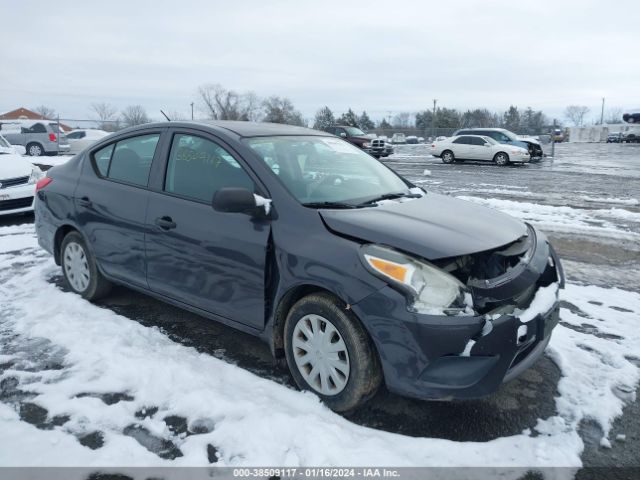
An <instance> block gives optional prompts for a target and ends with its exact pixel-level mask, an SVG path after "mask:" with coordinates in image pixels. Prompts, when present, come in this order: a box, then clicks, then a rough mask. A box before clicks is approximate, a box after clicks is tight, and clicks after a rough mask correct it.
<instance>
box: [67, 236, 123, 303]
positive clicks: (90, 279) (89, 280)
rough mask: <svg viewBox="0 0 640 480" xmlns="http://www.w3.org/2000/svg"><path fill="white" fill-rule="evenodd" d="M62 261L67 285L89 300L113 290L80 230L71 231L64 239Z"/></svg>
mask: <svg viewBox="0 0 640 480" xmlns="http://www.w3.org/2000/svg"><path fill="white" fill-rule="evenodd" d="M60 252H61V253H60V263H61V265H62V273H63V275H64V279H65V280H66V282H67V285H68V286H69V287H70V288H71V290H73V291H74V292H76V293H77V294H79V295H82V296H83V297H84V298H86V299H87V300H97V299H98V298H100V297H103V296H105V295H106V294H107V293H109V290H111V282H109V281H108V280H107V279H106V278H104V276H103V275H102V274H101V273H100V272H99V271H98V268H97V266H96V262H95V259H94V258H93V255H92V254H91V251H90V250H89V249H88V248H87V245H86V244H85V242H84V239H83V238H82V235H80V234H79V233H78V232H70V233H68V234H67V236H66V237H64V240H62V245H61V247H60Z"/></svg>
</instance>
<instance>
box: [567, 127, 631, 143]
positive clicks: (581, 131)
mask: <svg viewBox="0 0 640 480" xmlns="http://www.w3.org/2000/svg"><path fill="white" fill-rule="evenodd" d="M620 132H622V133H623V134H627V133H630V132H633V133H635V134H636V135H640V124H639V125H635V124H630V123H611V124H605V125H593V126H590V127H569V141H570V142H572V143H574V142H606V141H607V135H609V134H610V133H620Z"/></svg>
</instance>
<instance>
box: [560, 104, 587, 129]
mask: <svg viewBox="0 0 640 480" xmlns="http://www.w3.org/2000/svg"><path fill="white" fill-rule="evenodd" d="M587 113H589V107H587V106H584V105H569V106H568V107H567V108H566V109H565V111H564V116H565V117H567V118H568V119H569V120H570V121H571V122H572V123H573V124H574V125H575V126H576V127H581V126H582V125H583V124H584V117H585V116H586V115H587Z"/></svg>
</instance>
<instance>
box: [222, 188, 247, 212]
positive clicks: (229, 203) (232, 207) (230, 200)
mask: <svg viewBox="0 0 640 480" xmlns="http://www.w3.org/2000/svg"><path fill="white" fill-rule="evenodd" d="M211 206H212V207H213V209H214V210H215V211H217V212H227V213H252V212H254V211H255V210H256V199H255V198H254V196H253V193H252V192H250V191H249V190H247V189H246V188H231V187H229V188H221V189H220V190H218V191H217V192H216V193H215V194H214V195H213V200H212V202H211Z"/></svg>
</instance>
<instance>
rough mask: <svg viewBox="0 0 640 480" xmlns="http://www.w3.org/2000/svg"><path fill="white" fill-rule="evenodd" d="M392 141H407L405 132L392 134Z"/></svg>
mask: <svg viewBox="0 0 640 480" xmlns="http://www.w3.org/2000/svg"><path fill="white" fill-rule="evenodd" d="M391 143H407V138H406V137H405V136H404V133H394V134H393V135H392V136H391Z"/></svg>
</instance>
